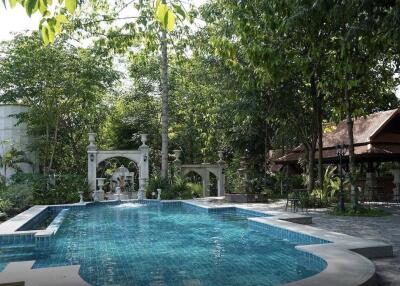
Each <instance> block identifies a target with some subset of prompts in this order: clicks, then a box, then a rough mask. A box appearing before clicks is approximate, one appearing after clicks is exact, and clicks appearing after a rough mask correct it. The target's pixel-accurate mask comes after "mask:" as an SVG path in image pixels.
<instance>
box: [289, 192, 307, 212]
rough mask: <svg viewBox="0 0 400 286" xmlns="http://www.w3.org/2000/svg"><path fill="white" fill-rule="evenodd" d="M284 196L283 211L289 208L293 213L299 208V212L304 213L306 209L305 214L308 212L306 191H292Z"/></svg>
mask: <svg viewBox="0 0 400 286" xmlns="http://www.w3.org/2000/svg"><path fill="white" fill-rule="evenodd" d="M286 194H287V197H286V208H285V210H287V209H288V207H289V206H290V209H291V211H293V212H297V210H298V208H299V207H301V211H304V209H306V212H307V211H308V203H309V194H308V190H307V189H293V190H290V191H288V192H287V193H286Z"/></svg>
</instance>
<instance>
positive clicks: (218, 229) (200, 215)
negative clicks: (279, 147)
mask: <svg viewBox="0 0 400 286" xmlns="http://www.w3.org/2000/svg"><path fill="white" fill-rule="evenodd" d="M255 216H266V214H261V213H257V212H251V211H247V210H240V209H236V208H225V209H220V210H214V211H207V210H206V211H205V210H204V209H202V208H199V207H196V206H192V205H189V204H185V203H182V202H179V203H168V204H161V203H160V204H139V203H124V204H102V205H95V204H93V205H88V206H86V207H84V208H76V209H74V208H71V209H70V210H69V211H67V212H65V213H64V218H63V221H62V224H61V225H60V228H59V229H58V231H57V233H56V234H55V236H54V238H53V239H52V241H51V243H50V244H49V245H48V247H45V248H38V247H36V246H35V245H32V244H29V243H27V244H20V245H19V246H18V248H14V249H12V250H9V249H7V248H4V247H2V251H1V253H0V263H1V264H3V265H5V264H6V263H8V262H13V261H24V260H35V261H36V262H35V264H34V266H33V267H34V268H45V267H54V266H64V265H75V264H79V265H81V268H80V273H79V274H80V276H81V277H82V278H83V279H84V280H85V281H87V282H88V283H90V284H92V285H279V284H283V283H287V282H291V281H296V280H300V279H304V278H307V277H310V276H312V275H315V274H317V273H319V272H321V271H322V270H323V269H324V268H325V267H326V262H325V261H324V260H322V259H321V258H319V257H317V256H313V255H311V254H308V253H305V252H302V251H299V250H297V249H295V246H296V245H297V244H313V243H324V241H321V240H318V239H313V238H312V237H302V236H299V235H296V234H295V233H294V235H285V236H282V233H281V232H279V230H271V228H263V227H260V225H257V224H255V223H254V222H249V221H248V220H247V217H255ZM38 223H39V222H38ZM3 267H4V266H3Z"/></svg>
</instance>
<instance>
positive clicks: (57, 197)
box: [32, 175, 91, 205]
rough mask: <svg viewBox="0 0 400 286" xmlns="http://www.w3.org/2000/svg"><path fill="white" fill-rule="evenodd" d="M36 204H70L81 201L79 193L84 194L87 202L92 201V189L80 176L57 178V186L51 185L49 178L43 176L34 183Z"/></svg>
mask: <svg viewBox="0 0 400 286" xmlns="http://www.w3.org/2000/svg"><path fill="white" fill-rule="evenodd" d="M32 188H33V196H34V203H35V204H44V205H52V204H68V203H77V202H78V201H79V192H80V191H82V192H83V197H84V199H85V200H90V199H91V196H90V189H89V185H88V183H87V181H86V178H85V177H83V176H78V175H62V176H58V177H56V180H55V184H49V178H48V177H47V176H41V177H38V178H36V179H35V180H34V182H33V186H32Z"/></svg>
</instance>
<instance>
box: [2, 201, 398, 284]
mask: <svg viewBox="0 0 400 286" xmlns="http://www.w3.org/2000/svg"><path fill="white" fill-rule="evenodd" d="M152 202H154V200H152ZM185 203H188V204H190V205H194V206H197V207H201V208H203V209H206V210H207V211H210V210H215V209H221V208H227V207H236V208H240V209H245V210H251V211H257V212H261V213H265V214H268V215H272V216H268V217H250V218H249V220H251V221H252V223H255V224H256V225H261V226H268V228H271V227H272V228H274V229H278V230H279V232H281V233H291V234H295V235H304V236H308V237H312V238H317V239H319V240H318V241H321V240H324V241H329V242H330V243H327V244H309V245H297V246H296V248H297V249H299V250H302V251H305V252H309V253H311V254H314V255H316V256H319V257H321V258H323V259H324V260H325V261H326V262H327V267H326V268H325V269H324V270H323V271H322V272H321V273H319V274H317V275H314V276H311V277H309V278H306V279H303V280H300V281H295V282H292V283H289V284H286V285H287V286H289V285H290V286H303V285H304V286H305V285H324V286H330V285H332V286H333V285H344V286H346V285H348V286H352V285H377V279H376V275H375V272H376V267H375V265H374V263H373V262H371V260H369V259H367V258H382V257H391V256H393V249H392V245H390V244H388V243H386V242H383V241H380V240H375V239H374V240H371V239H365V238H360V237H355V236H351V235H348V234H343V233H338V232H333V231H330V230H326V229H321V228H316V227H314V226H310V225H309V224H311V223H312V219H313V217H314V215H310V214H309V213H290V212H285V211H283V210H282V208H277V207H276V206H274V205H273V204H232V203H223V202H221V201H219V200H189V201H185ZM64 206H65V207H68V205H64ZM70 206H72V205H70ZM74 206H76V204H75V205H74ZM80 206H84V205H80ZM47 207H48V206H34V207H32V208H31V209H29V210H27V211H25V212H23V213H21V214H20V215H18V216H16V217H14V218H12V219H10V220H9V221H7V222H4V223H3V224H1V225H0V236H6V235H12V234H20V233H23V232H21V231H17V230H18V229H19V228H20V227H21V226H22V225H24V224H25V223H26V222H27V221H29V220H31V219H33V218H34V217H35V216H37V215H38V214H40V213H41V212H42V211H44V210H45V209H46V208H47ZM28 232H29V231H28ZM30 232H32V231H30ZM34 233H35V237H36V236H46V235H52V233H48V231H47V230H42V231H34ZM377 237H379V236H377ZM313 243H315V242H313ZM29 263H31V264H29ZM32 265H33V262H14V263H10V264H8V265H7V267H6V268H5V269H4V270H3V272H1V273H0V285H88V284H87V283H86V282H84V281H83V280H82V279H81V278H80V276H79V274H78V273H79V266H76V265H75V266H65V267H54V268H44V269H31V267H32ZM399 276H400V273H399ZM60 277H64V280H62V279H60ZM23 281H24V283H25V284H21V282H23ZM47 281H57V283H58V282H59V281H64V282H63V284H57V283H56V284H54V283H53V284H48V282H47ZM12 283H16V284H12ZM43 283H45V284H43ZM46 283H47V284H46ZM387 285H396V284H387Z"/></svg>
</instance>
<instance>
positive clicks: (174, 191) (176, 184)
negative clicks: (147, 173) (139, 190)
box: [146, 175, 194, 200]
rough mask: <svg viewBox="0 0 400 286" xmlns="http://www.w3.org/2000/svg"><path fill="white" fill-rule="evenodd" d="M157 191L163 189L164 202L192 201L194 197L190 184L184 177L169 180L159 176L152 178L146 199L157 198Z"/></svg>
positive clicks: (162, 197)
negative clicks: (176, 200) (175, 200)
mask: <svg viewBox="0 0 400 286" xmlns="http://www.w3.org/2000/svg"><path fill="white" fill-rule="evenodd" d="M157 189H161V199H162V200H174V199H191V198H193V196H194V194H193V192H192V190H191V188H190V186H189V182H188V181H187V179H186V178H184V177H182V176H174V177H172V178H171V179H169V180H166V179H162V178H161V177H160V176H158V175H156V176H153V177H151V178H150V180H149V183H148V185H147V187H146V197H147V198H154V197H155V196H157ZM153 192H154V194H155V196H153V194H152V193H153Z"/></svg>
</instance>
